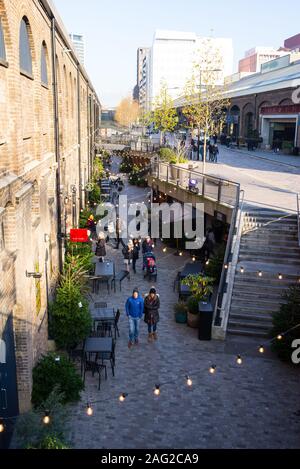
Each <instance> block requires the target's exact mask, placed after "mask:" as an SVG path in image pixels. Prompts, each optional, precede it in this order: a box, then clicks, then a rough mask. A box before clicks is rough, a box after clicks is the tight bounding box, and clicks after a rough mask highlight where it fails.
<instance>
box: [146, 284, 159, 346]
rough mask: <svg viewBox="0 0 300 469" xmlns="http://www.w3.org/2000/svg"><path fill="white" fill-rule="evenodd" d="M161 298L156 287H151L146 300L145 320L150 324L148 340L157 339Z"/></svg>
mask: <svg viewBox="0 0 300 469" xmlns="http://www.w3.org/2000/svg"><path fill="white" fill-rule="evenodd" d="M159 308H160V300H159V295H158V294H157V293H156V289H155V288H153V287H152V288H151V289H150V292H149V294H148V295H147V296H146V297H145V300H144V313H145V318H144V321H145V323H146V324H148V334H149V335H148V341H149V342H152V341H153V340H157V332H156V331H157V323H158V321H159V311H158V310H159Z"/></svg>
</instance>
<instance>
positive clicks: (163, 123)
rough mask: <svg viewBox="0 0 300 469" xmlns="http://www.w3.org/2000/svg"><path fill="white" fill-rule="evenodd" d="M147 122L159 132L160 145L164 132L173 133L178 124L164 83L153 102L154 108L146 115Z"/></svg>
mask: <svg viewBox="0 0 300 469" xmlns="http://www.w3.org/2000/svg"><path fill="white" fill-rule="evenodd" d="M146 120H147V119H146ZM148 122H149V123H151V122H152V123H153V124H154V128H155V129H156V130H159V131H160V132H161V134H160V145H162V143H163V138H164V134H165V132H173V130H174V129H175V127H176V125H177V124H178V116H177V112H176V109H175V108H174V105H173V100H172V98H171V96H170V95H169V94H168V88H167V85H166V83H163V84H162V86H161V90H160V93H159V94H158V96H156V98H155V100H154V107H153V110H152V111H151V112H150V114H149V115H148Z"/></svg>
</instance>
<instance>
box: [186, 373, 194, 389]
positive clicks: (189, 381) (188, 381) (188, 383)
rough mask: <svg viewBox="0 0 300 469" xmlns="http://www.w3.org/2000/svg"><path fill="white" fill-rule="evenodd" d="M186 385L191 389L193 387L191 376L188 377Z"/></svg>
mask: <svg viewBox="0 0 300 469" xmlns="http://www.w3.org/2000/svg"><path fill="white" fill-rule="evenodd" d="M186 384H187V386H188V387H189V388H190V387H192V386H193V381H192V379H191V378H190V377H189V376H187V377H186Z"/></svg>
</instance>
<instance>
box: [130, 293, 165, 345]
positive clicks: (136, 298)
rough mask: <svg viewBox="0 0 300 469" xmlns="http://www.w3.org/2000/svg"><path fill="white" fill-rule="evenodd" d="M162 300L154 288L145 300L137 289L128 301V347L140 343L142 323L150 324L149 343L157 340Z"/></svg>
mask: <svg viewBox="0 0 300 469" xmlns="http://www.w3.org/2000/svg"><path fill="white" fill-rule="evenodd" d="M159 307H160V299H159V295H158V294H157V292H156V289H155V288H154V287H152V288H151V289H150V291H149V294H148V295H147V296H146V297H145V299H143V298H142V297H141V296H140V294H139V291H138V289H137V288H135V289H134V290H133V294H132V296H131V297H129V298H128V300H127V301H126V314H127V317H128V319H129V342H128V347H129V348H131V347H132V346H133V345H134V344H135V345H138V343H139V331H140V321H141V319H142V317H143V315H145V316H144V321H145V323H146V324H148V341H149V342H152V341H153V340H157V323H158V322H159Z"/></svg>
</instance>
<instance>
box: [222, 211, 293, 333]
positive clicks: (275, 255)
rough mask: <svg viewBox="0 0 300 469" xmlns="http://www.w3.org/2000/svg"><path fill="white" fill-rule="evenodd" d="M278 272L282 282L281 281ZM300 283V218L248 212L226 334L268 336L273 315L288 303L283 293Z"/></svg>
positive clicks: (282, 214)
mask: <svg viewBox="0 0 300 469" xmlns="http://www.w3.org/2000/svg"><path fill="white" fill-rule="evenodd" d="M241 266H243V267H244V273H243V274H242V273H241V271H240V268H241ZM259 271H261V272H262V273H263V275H262V277H259V275H258V272H259ZM279 273H281V274H282V275H283V278H282V279H279V278H278V274H279ZM299 280H300V247H299V244H298V224H297V217H296V216H294V215H292V214H286V213H283V212H277V211H272V210H269V209H261V210H259V209H258V210H251V211H248V212H247V213H246V214H245V217H244V225H243V234H242V238H241V243H240V253H239V259H238V265H237V270H236V274H235V279H234V287H233V293H232V301H231V309H230V316H229V321H228V329H227V332H228V333H229V334H234V335H245V336H253V337H262V338H263V337H264V338H266V337H268V336H269V331H270V330H271V328H272V313H274V312H276V311H278V310H279V308H280V305H281V304H284V303H285V300H284V299H283V298H282V294H283V292H284V291H286V290H287V289H288V288H289V286H291V285H293V284H295V283H296V282H298V281H299Z"/></svg>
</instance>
